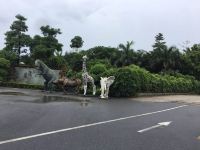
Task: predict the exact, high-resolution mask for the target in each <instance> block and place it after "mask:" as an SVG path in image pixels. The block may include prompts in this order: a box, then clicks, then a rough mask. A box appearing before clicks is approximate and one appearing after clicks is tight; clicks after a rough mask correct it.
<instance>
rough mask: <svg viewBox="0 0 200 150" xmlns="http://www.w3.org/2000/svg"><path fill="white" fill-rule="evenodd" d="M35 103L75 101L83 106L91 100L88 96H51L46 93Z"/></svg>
mask: <svg viewBox="0 0 200 150" xmlns="http://www.w3.org/2000/svg"><path fill="white" fill-rule="evenodd" d="M33 102H34V103H51V102H75V103H80V105H81V106H88V105H89V103H91V101H90V100H89V99H87V98H82V99H80V98H78V99H77V98H69V97H60V96H49V95H45V96H42V97H41V98H39V99H36V100H34V101H33Z"/></svg>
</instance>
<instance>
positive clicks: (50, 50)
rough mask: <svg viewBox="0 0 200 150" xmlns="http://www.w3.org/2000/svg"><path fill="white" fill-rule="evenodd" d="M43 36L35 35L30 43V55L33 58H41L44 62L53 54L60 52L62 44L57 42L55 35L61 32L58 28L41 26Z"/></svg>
mask: <svg viewBox="0 0 200 150" xmlns="http://www.w3.org/2000/svg"><path fill="white" fill-rule="evenodd" d="M40 29H41V32H42V35H43V36H40V35H35V36H34V37H33V41H32V44H31V55H32V57H33V58H35V59H41V60H43V61H45V62H46V63H48V62H49V60H50V58H51V57H54V56H55V54H57V55H58V54H59V55H61V54H62V46H63V45H62V44H61V43H59V42H58V40H57V38H56V37H57V35H58V34H61V31H60V29H55V28H51V27H50V26H49V25H47V26H42V27H41V28H40Z"/></svg>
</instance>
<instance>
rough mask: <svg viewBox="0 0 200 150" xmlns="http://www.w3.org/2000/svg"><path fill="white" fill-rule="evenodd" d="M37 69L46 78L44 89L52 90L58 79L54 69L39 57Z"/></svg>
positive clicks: (36, 62)
mask: <svg viewBox="0 0 200 150" xmlns="http://www.w3.org/2000/svg"><path fill="white" fill-rule="evenodd" d="M35 66H36V69H37V70H38V71H39V72H40V73H39V75H42V76H43V78H44V79H45V82H44V90H45V91H50V92H52V89H53V84H54V82H55V81H56V80H57V79H58V77H57V75H56V73H55V71H54V70H52V69H50V68H49V67H48V66H47V65H46V64H45V63H44V62H43V61H41V60H39V59H37V60H35Z"/></svg>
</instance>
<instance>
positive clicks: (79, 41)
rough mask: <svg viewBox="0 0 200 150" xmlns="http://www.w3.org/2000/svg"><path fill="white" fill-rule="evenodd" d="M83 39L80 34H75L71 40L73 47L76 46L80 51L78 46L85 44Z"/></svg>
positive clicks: (76, 49)
mask: <svg viewBox="0 0 200 150" xmlns="http://www.w3.org/2000/svg"><path fill="white" fill-rule="evenodd" d="M83 42H84V41H83V40H82V38H81V37H80V36H75V37H74V38H73V39H72V40H71V45H70V47H71V48H74V49H75V51H76V52H78V48H80V47H82V46H83Z"/></svg>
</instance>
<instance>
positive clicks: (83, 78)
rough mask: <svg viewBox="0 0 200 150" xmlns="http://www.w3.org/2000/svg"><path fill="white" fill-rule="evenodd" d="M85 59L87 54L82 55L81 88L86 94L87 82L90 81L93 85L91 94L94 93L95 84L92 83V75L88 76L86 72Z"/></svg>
mask: <svg viewBox="0 0 200 150" xmlns="http://www.w3.org/2000/svg"><path fill="white" fill-rule="evenodd" d="M86 60H87V56H86V55H85V56H83V66H82V69H83V73H82V80H83V89H84V95H86V94H87V84H88V83H91V84H92V86H93V95H95V94H96V85H95V84H94V79H93V77H92V76H90V75H89V74H88V72H87V67H86Z"/></svg>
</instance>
